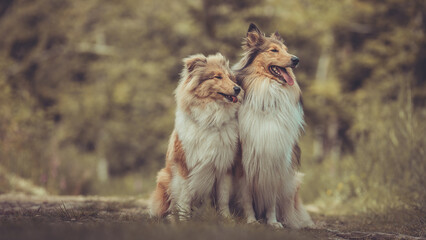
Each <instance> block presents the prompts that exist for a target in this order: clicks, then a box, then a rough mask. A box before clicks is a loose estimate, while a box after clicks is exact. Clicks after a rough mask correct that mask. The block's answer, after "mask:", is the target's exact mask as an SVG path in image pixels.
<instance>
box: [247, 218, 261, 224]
mask: <svg viewBox="0 0 426 240" xmlns="http://www.w3.org/2000/svg"><path fill="white" fill-rule="evenodd" d="M258 223H259V222H258V221H257V220H256V218H255V217H248V218H247V224H258Z"/></svg>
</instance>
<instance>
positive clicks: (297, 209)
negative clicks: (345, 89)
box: [150, 24, 313, 228]
mask: <svg viewBox="0 0 426 240" xmlns="http://www.w3.org/2000/svg"><path fill="white" fill-rule="evenodd" d="M243 50H244V54H243V56H242V58H241V60H240V61H239V62H238V63H237V64H235V66H234V67H233V69H232V70H231V69H230V67H229V62H228V61H227V60H226V59H225V57H223V56H222V55H221V54H220V53H218V54H216V55H210V56H207V57H206V56H204V55H202V54H197V55H193V56H190V57H188V58H185V59H184V60H183V61H184V69H183V71H182V74H181V78H180V80H179V84H178V87H177V88H176V91H175V97H176V103H177V110H176V118H175V127H174V130H173V133H172V135H171V137H170V140H169V146H168V150H167V154H166V166H165V167H164V168H163V169H161V170H160V171H159V173H158V176H157V187H156V189H155V191H154V192H153V194H152V196H151V199H150V213H151V215H153V216H158V217H164V216H165V215H167V214H170V213H176V214H175V215H176V216H177V217H178V218H179V220H186V219H188V218H189V217H190V216H191V207H192V206H193V204H195V203H196V202H200V201H202V200H203V199H206V198H209V197H211V196H212V193H214V194H213V195H214V197H215V200H216V202H217V207H218V211H219V212H220V213H221V214H222V215H224V216H226V217H230V216H231V213H230V209H229V202H230V199H231V198H233V199H236V203H237V205H238V207H239V208H241V209H242V210H243V212H244V215H245V218H246V220H247V222H248V223H252V222H256V221H257V220H258V219H265V220H266V223H267V224H268V225H271V226H273V227H275V228H282V227H283V226H288V227H291V228H303V227H311V226H313V222H312V220H311V218H310V216H309V214H308V213H307V212H306V210H305V208H304V206H303V204H302V202H301V200H300V198H299V197H298V191H299V187H300V185H301V180H302V174H301V173H299V172H298V171H297V168H298V165H299V162H300V148H299V146H298V145H297V142H298V139H299V136H300V134H301V131H302V130H303V125H304V120H303V109H302V104H301V90H300V88H299V85H298V84H297V82H296V78H295V76H294V74H293V71H292V69H293V68H294V67H296V66H297V64H298V62H299V59H298V58H297V57H296V56H294V55H291V54H289V53H288V49H287V47H286V46H285V45H284V44H283V40H282V38H281V36H280V35H279V34H278V33H277V32H276V33H273V34H272V35H271V36H270V37H266V36H265V35H264V34H263V33H262V32H261V31H260V30H259V29H258V28H257V27H256V25H254V24H251V25H250V27H249V29H248V32H247V36H246V38H245V41H244V42H243Z"/></svg>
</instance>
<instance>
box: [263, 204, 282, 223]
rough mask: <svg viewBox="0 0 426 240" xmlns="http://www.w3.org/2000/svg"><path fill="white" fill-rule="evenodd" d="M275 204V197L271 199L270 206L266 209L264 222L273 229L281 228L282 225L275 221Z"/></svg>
mask: <svg viewBox="0 0 426 240" xmlns="http://www.w3.org/2000/svg"><path fill="white" fill-rule="evenodd" d="M276 203H277V199H276V197H274V198H272V202H271V204H270V205H269V206H268V208H267V209H266V222H267V224H268V225H270V226H272V227H274V228H283V225H282V224H281V223H280V222H278V221H277V211H276V205H277V204H276Z"/></svg>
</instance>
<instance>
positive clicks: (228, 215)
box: [220, 208, 232, 219]
mask: <svg viewBox="0 0 426 240" xmlns="http://www.w3.org/2000/svg"><path fill="white" fill-rule="evenodd" d="M220 215H222V217H224V218H229V219H231V218H232V215H231V211H229V208H225V209H222V210H220Z"/></svg>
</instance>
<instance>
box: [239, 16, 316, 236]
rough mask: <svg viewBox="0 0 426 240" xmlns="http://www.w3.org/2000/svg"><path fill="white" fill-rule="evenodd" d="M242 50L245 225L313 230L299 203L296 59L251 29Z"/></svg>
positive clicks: (299, 126)
mask: <svg viewBox="0 0 426 240" xmlns="http://www.w3.org/2000/svg"><path fill="white" fill-rule="evenodd" d="M243 49H244V54H243V57H242V59H241V60H240V61H239V62H238V63H237V64H236V65H235V66H234V67H233V70H234V71H235V74H236V77H237V82H238V83H240V84H241V87H242V88H243V90H244V91H245V98H244V101H243V103H242V105H241V107H240V109H239V112H238V119H239V133H240V141H241V149H242V160H241V162H242V167H243V170H244V175H245V177H244V178H242V182H243V183H241V184H242V191H241V192H242V193H241V194H242V196H241V199H240V200H241V203H242V208H243V210H244V212H245V215H246V217H247V221H248V222H254V221H256V216H257V217H258V218H263V217H265V218H266V222H267V224H269V225H272V226H274V227H278V228H281V227H283V226H282V224H284V225H287V226H289V227H291V228H302V227H307V226H312V225H313V222H312V220H311V218H310V216H309V214H308V213H307V212H306V210H305V209H304V207H303V205H302V203H301V201H300V199H299V198H298V189H299V186H300V184H301V178H302V174H300V173H298V172H297V165H298V161H299V157H300V149H299V147H298V145H297V141H298V138H299V136H300V133H301V131H302V130H303V125H304V120H303V109H302V105H301V90H300V88H299V86H298V84H297V82H296V78H295V76H294V74H293V71H292V68H294V67H296V65H297V64H298V62H299V59H298V58H297V57H296V56H294V55H291V54H289V53H288V52H287V51H288V50H287V47H286V46H285V45H284V44H283V40H282V38H281V36H280V35H279V34H278V32H275V33H274V34H272V35H271V36H270V37H265V36H264V34H263V33H262V32H261V31H260V30H259V29H258V28H257V27H256V25H254V24H251V25H250V27H249V29H248V32H247V37H246V38H245V41H244V42H243ZM253 206H254V209H253Z"/></svg>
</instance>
